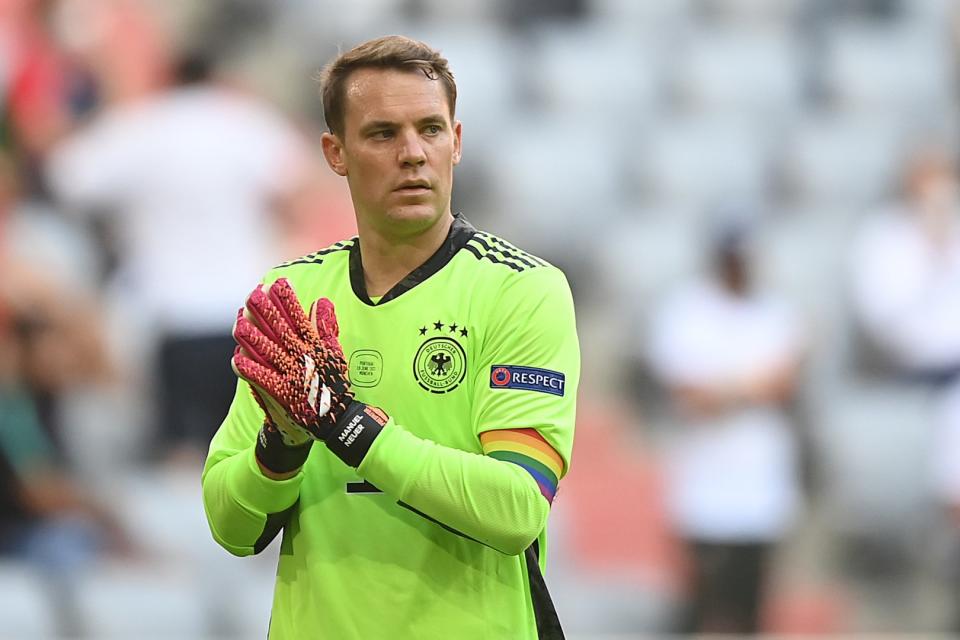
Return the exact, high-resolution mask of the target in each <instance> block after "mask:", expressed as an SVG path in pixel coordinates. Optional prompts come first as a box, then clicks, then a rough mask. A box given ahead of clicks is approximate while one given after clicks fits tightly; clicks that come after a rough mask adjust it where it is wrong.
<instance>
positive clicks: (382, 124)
mask: <svg viewBox="0 0 960 640" xmlns="http://www.w3.org/2000/svg"><path fill="white" fill-rule="evenodd" d="M396 126H397V123H396V122H391V121H390V120H374V121H373V122H368V123H367V124H365V125H363V126H362V127H360V130H361V131H374V130H376V129H393V128H395V127H396Z"/></svg>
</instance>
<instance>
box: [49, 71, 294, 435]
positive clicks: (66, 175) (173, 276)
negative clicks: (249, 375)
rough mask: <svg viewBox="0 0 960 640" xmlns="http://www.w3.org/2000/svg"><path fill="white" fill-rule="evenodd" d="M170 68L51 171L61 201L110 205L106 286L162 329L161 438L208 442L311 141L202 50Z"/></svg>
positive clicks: (76, 139) (140, 318) (66, 145)
mask: <svg viewBox="0 0 960 640" xmlns="http://www.w3.org/2000/svg"><path fill="white" fill-rule="evenodd" d="M177 77H178V84H177V85H176V86H174V87H172V88H171V89H169V90H167V91H165V92H162V93H160V94H157V95H155V96H154V97H151V98H148V99H142V100H139V101H135V102H132V103H125V104H119V105H116V106H113V107H110V108H108V109H106V111H105V112H104V113H103V114H102V115H101V116H100V117H99V118H98V119H96V120H95V121H93V122H92V123H91V124H90V125H89V126H88V127H86V128H84V129H82V130H80V131H79V132H77V133H76V134H74V135H73V136H72V137H69V138H67V139H66V140H65V141H63V142H62V143H61V144H60V145H59V146H58V147H57V148H56V149H54V151H53V153H52V154H51V157H50V159H49V162H48V166H47V169H48V171H47V177H48V181H49V183H50V185H51V188H52V191H53V193H54V195H55V196H56V198H57V200H58V201H59V203H60V204H61V205H62V206H63V207H64V208H67V209H71V210H75V211H81V212H86V211H104V210H106V211H108V212H111V213H113V214H114V219H115V221H116V230H117V235H118V237H119V243H118V244H119V245H120V252H121V255H120V264H119V268H118V269H117V272H116V274H115V275H114V277H113V278H112V282H111V283H110V284H111V289H112V291H113V292H114V293H115V294H116V298H117V299H119V300H123V301H124V304H127V305H130V306H132V307H133V308H135V309H136V315H137V322H138V323H140V324H142V325H145V326H147V327H150V328H151V329H152V330H153V332H154V333H155V335H156V336H157V338H158V339H157V342H158V349H157V358H158V359H157V361H156V365H155V367H153V368H148V370H156V371H157V372H158V377H159V379H158V380H157V381H156V382H155V384H156V385H157V389H156V391H157V392H158V394H159V398H158V400H159V411H160V420H159V425H160V426H159V427H158V431H159V433H158V434H157V435H158V436H159V441H160V442H159V444H160V445H162V446H161V447H160V448H161V449H174V450H176V449H178V448H179V447H186V448H190V449H195V450H196V451H198V452H202V451H203V450H205V446H206V443H207V442H208V441H209V439H210V437H211V436H212V434H213V430H214V429H215V428H216V425H218V424H219V423H220V421H221V420H222V419H223V416H224V415H226V410H227V407H229V405H230V401H231V399H232V396H233V392H234V385H235V378H234V376H233V373H232V372H231V371H230V367H229V366H228V365H227V364H225V363H228V362H229V359H230V355H231V353H232V352H233V340H232V338H231V336H230V330H231V323H232V318H233V317H234V316H235V315H236V306H237V301H238V300H242V299H243V297H244V295H245V294H246V292H247V289H249V286H250V283H251V282H256V281H257V280H258V279H259V277H260V274H262V273H264V272H265V271H266V270H267V269H268V268H269V267H271V266H272V265H274V264H276V263H278V262H280V261H281V256H280V255H279V253H278V252H277V250H276V247H277V246H278V242H277V239H276V238H274V237H273V235H274V233H273V230H274V221H273V220H272V217H273V216H274V215H275V213H276V209H275V205H277V203H278V202H280V201H282V200H283V199H284V198H285V197H286V196H288V195H289V194H290V193H292V191H293V190H294V189H296V188H297V186H298V181H299V180H300V178H301V177H302V174H303V171H304V170H303V168H304V167H305V166H306V164H307V162H308V160H307V158H308V153H307V151H306V145H305V142H304V141H303V140H302V138H301V136H300V135H299V133H298V132H297V131H296V130H295V129H294V128H293V126H292V125H291V124H289V123H288V122H287V121H286V120H285V119H284V118H283V117H281V116H280V114H279V113H278V112H275V111H274V110H273V109H271V108H269V107H268V106H267V105H266V104H264V103H263V102H262V101H260V100H257V99H254V98H253V97H250V96H245V95H242V94H240V93H239V92H238V91H234V90H229V89H227V88H225V87H221V86H219V85H217V84H215V83H214V82H212V81H211V79H210V73H209V66H208V64H207V62H206V61H205V60H204V59H203V58H200V57H193V56H188V57H186V58H185V59H184V60H183V61H182V63H181V64H180V67H179V71H178V74H177ZM238 255H242V256H244V259H243V260H237V259H236V257H237V256H238Z"/></svg>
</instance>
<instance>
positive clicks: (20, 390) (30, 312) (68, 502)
mask: <svg viewBox="0 0 960 640" xmlns="http://www.w3.org/2000/svg"><path fill="white" fill-rule="evenodd" d="M16 203H17V183H16V180H15V179H14V169H13V165H12V163H11V162H9V161H7V160H6V159H5V157H3V156H0V276H2V278H0V558H3V559H11V558H12V559H17V560H21V561H25V562H27V563H30V564H32V565H34V566H35V567H36V568H38V569H40V570H42V571H43V572H44V573H45V574H46V575H48V576H49V577H50V578H51V579H52V580H53V581H54V583H53V585H52V586H53V587H54V591H55V592H56V593H55V594H54V595H55V597H58V598H68V599H67V600H61V601H59V604H58V608H57V609H58V611H59V612H60V614H61V619H60V620H58V624H60V625H61V626H60V629H61V631H63V632H69V631H71V630H73V629H72V627H71V626H70V625H72V624H73V621H72V620H70V615H71V611H70V606H71V601H70V600H69V598H70V597H71V594H70V592H69V585H70V582H71V580H72V579H73V578H74V577H75V576H76V574H77V571H79V570H82V569H83V568H85V567H86V566H88V565H89V564H90V563H91V562H92V561H93V560H95V559H96V558H97V557H98V556H99V555H100V554H101V553H103V552H107V551H113V552H123V553H126V552H129V551H131V550H132V548H133V545H132V544H131V542H130V541H129V539H128V537H127V535H126V533H125V531H124V529H123V528H122V527H121V526H120V525H119V524H118V521H117V519H116V517H115V515H114V513H113V512H112V511H111V510H110V509H109V508H108V507H107V506H106V504H105V503H104V502H102V501H101V500H100V499H99V498H98V497H97V496H96V495H95V494H94V493H93V492H92V491H90V490H89V489H88V488H87V487H85V486H84V485H83V484H82V483H81V482H78V479H77V478H76V477H74V474H73V473H72V471H71V469H70V468H69V465H68V463H67V462H66V455H65V452H64V451H63V450H62V447H61V446H60V442H59V438H58V435H59V431H58V429H59V422H58V421H57V420H56V416H57V412H56V408H57V407H56V404H57V400H58V398H59V397H60V395H61V394H63V393H65V392H66V391H68V390H71V389H77V388H80V387H81V386H83V385H85V384H89V383H91V382H95V381H98V380H101V381H102V380H105V379H107V378H109V376H110V375H111V368H110V365H109V361H108V358H107V355H106V352H105V348H104V347H105V345H104V341H103V339H102V334H101V330H100V326H101V325H100V323H99V321H98V318H97V314H96V313H95V310H94V307H93V305H92V303H91V301H90V300H88V299H86V298H84V296H83V295H82V294H80V293H79V292H77V291H71V290H67V288H66V287H64V286H63V285H62V283H59V282H58V281H56V280H55V279H54V278H52V277H50V275H49V272H48V273H47V274H43V273H42V272H41V271H40V270H39V269H38V268H37V266H36V265H35V264H31V263H27V262H24V261H23V260H21V259H20V257H19V256H18V255H16V253H17V252H16V251H15V250H14V247H12V246H11V244H12V243H16V242H17V240H18V237H17V236H16V235H15V234H10V233H9V231H10V225H9V222H10V219H11V215H12V213H13V211H14V209H15V204H16ZM41 409H44V410H43V411H41ZM103 446H107V445H103Z"/></svg>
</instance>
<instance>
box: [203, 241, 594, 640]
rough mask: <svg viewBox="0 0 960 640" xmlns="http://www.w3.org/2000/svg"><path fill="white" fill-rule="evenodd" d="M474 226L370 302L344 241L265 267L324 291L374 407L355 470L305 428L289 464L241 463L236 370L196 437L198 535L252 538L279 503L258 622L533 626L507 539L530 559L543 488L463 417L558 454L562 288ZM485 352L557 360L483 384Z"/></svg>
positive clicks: (566, 323) (453, 633)
mask: <svg viewBox="0 0 960 640" xmlns="http://www.w3.org/2000/svg"><path fill="white" fill-rule="evenodd" d="M475 238H476V239H477V240H482V242H475V241H474V240H471V241H470V243H468V244H467V247H463V248H461V249H459V251H457V252H456V253H455V254H454V255H453V256H452V258H450V259H449V261H448V262H447V263H446V264H445V265H444V266H443V267H442V268H441V269H439V270H438V271H437V272H436V273H433V274H432V275H431V276H429V277H428V278H426V279H425V280H423V281H422V282H420V283H419V284H417V285H416V286H414V287H413V288H411V289H409V290H407V291H405V292H404V293H403V294H402V295H399V296H397V297H392V298H391V297H390V296H385V297H384V299H382V300H381V302H379V303H377V304H369V303H368V302H365V301H363V300H362V299H361V298H360V297H359V296H358V295H357V294H356V293H355V291H354V289H353V288H352V287H351V280H350V253H349V251H350V247H351V245H352V243H353V242H355V241H345V242H342V243H338V244H337V245H334V246H333V247H331V248H330V249H327V250H324V251H320V252H317V253H315V254H312V255H310V256H306V257H304V258H302V259H300V260H298V261H294V262H292V263H289V264H287V265H283V266H281V267H278V268H277V269H274V270H273V271H271V272H270V273H269V274H268V275H267V277H266V278H265V282H267V283H270V282H273V281H274V280H276V279H277V278H279V277H285V278H287V279H288V280H290V282H291V284H292V285H293V287H294V289H295V290H296V291H297V294H298V296H299V298H300V301H301V303H302V304H303V305H304V307H305V308H309V305H310V303H311V302H312V301H313V300H315V299H316V298H318V297H321V296H323V297H327V298H330V299H331V300H332V301H333V303H334V305H335V306H336V313H337V319H338V322H339V325H340V341H341V344H342V345H343V350H344V354H345V356H346V357H347V360H348V362H349V365H350V366H349V369H350V378H351V384H352V388H353V390H354V392H355V393H356V396H357V399H358V400H359V401H361V402H365V403H368V404H371V405H374V406H378V407H381V408H382V409H383V410H384V411H385V412H386V413H387V414H388V415H390V416H391V420H390V422H389V423H388V424H387V426H386V427H385V428H384V430H383V432H382V433H381V434H380V436H379V437H378V439H377V440H376V441H375V442H374V444H373V447H372V448H371V450H370V451H369V452H368V454H367V458H366V459H365V460H364V461H363V463H362V464H361V465H360V468H359V469H358V470H355V469H352V468H350V467H348V466H346V465H345V464H343V463H342V462H341V461H340V460H339V459H337V458H336V457H335V456H334V455H333V454H331V453H330V452H329V451H328V450H327V449H326V448H325V447H323V446H320V445H317V446H314V447H313V449H312V450H311V453H310V457H309V458H308V459H307V462H306V464H305V465H304V466H303V468H302V470H301V472H300V473H299V474H298V475H297V476H295V477H294V478H292V479H290V480H286V481H284V482H273V481H271V480H268V479H266V478H262V479H256V480H254V479H252V478H251V476H255V475H256V474H257V472H258V470H257V468H256V463H255V461H253V459H252V447H253V443H254V438H256V435H257V432H258V430H259V428H260V424H261V422H262V419H263V415H262V412H261V410H260V408H259V407H258V406H257V404H256V402H255V401H254V399H253V398H252V396H251V394H250V391H249V388H248V386H247V385H246V383H244V382H242V381H241V382H239V384H238V388H237V395H236V397H235V399H234V402H233V405H232V406H231V408H230V411H229V413H228V415H227V417H226V419H225V420H224V422H223V424H222V425H221V427H220V429H219V430H218V432H217V434H216V436H215V437H214V439H213V441H212V442H211V446H210V451H209V454H208V458H207V461H206V465H205V467H204V474H203V495H204V503H205V507H206V512H207V517H208V520H209V522H210V528H211V530H212V531H213V533H214V537H215V539H216V540H217V541H218V542H219V543H220V544H221V545H223V546H224V547H225V548H227V549H228V550H230V551H231V552H233V553H237V554H238V555H245V554H247V553H251V552H252V550H253V545H254V543H255V542H256V540H257V538H258V537H259V536H260V534H261V532H262V531H263V527H264V523H265V521H266V517H267V514H269V513H278V512H280V511H283V510H284V509H286V508H288V507H290V506H291V505H294V508H293V509H292V511H291V512H290V516H289V519H288V521H287V523H286V525H285V527H284V531H283V539H282V543H281V554H280V564H279V567H278V572H277V582H276V588H275V594H274V602H273V612H272V616H271V627H270V637H271V638H273V639H277V638H284V639H285V638H307V637H310V638H362V639H364V640H368V639H369V640H376V639H378V638H390V639H391V640H393V639H397V638H417V639H420V638H425V639H429V638H443V639H444V640H446V639H449V638H467V639H469V638H504V639H506V638H509V639H510V640H524V639H527V638H536V637H537V629H536V622H535V619H534V605H533V600H532V598H533V596H532V595H531V590H530V583H529V579H528V575H527V568H526V564H525V560H524V557H523V556H522V555H517V554H519V553H520V552H522V551H523V549H524V548H525V547H526V546H527V545H529V544H530V543H531V542H532V541H533V540H534V539H538V540H539V548H540V550H541V556H540V563H541V566H544V564H545V549H546V537H545V536H546V534H545V522H546V519H547V514H548V511H549V505H548V503H547V501H546V500H545V499H544V497H543V496H542V495H541V494H540V492H539V490H538V488H537V485H536V483H535V482H534V481H533V479H532V478H531V477H530V476H529V474H527V473H526V472H525V471H524V470H523V469H522V468H520V467H518V466H517V465H514V464H510V463H507V462H502V461H499V460H496V459H493V458H490V457H485V456H483V449H482V447H481V444H480V441H479V435H480V434H481V433H483V432H484V431H487V430H491V429H505V428H535V429H537V430H538V431H539V432H540V433H541V434H542V435H543V437H544V438H545V439H546V440H547V441H548V442H549V443H550V444H551V445H552V446H553V447H554V448H555V449H556V450H557V452H558V453H559V454H560V455H561V457H562V458H563V459H564V463H565V464H564V467H565V468H569V465H570V452H571V449H572V444H573V433H574V416H575V404H576V392H577V386H578V380H579V368H580V360H579V346H578V343H577V336H576V326H575V322H574V314H573V301H572V298H571V295H570V290H569V287H568V285H567V282H566V279H565V277H564V275H563V273H562V272H561V271H559V270H558V269H556V268H555V267H553V266H550V265H548V264H546V263H544V262H543V261H541V260H539V259H537V258H534V257H533V256H529V255H528V254H525V253H523V252H520V251H519V250H516V249H513V248H509V246H508V245H506V244H505V243H504V244H500V245H496V246H495V244H494V242H495V241H494V238H493V237H492V236H487V235H485V234H484V235H481V234H478V235H477V236H475ZM501 242H502V241H501ZM471 247H472V248H471ZM497 247H499V250H498V249H497ZM488 251H491V252H494V253H492V254H491V255H490V256H489V257H487V252H488ZM511 265H512V266H511ZM531 265H532V266H531ZM384 300H385V301H384ZM494 365H498V366H499V365H511V366H525V367H537V368H542V369H547V370H550V371H555V372H559V373H561V374H563V375H564V376H565V381H566V382H565V390H564V394H563V395H562V396H557V395H551V394H548V393H543V392H539V391H531V390H522V389H510V388H507V389H503V388H491V384H490V376H491V367H492V366H494ZM251 462H252V464H251ZM364 481H366V482H367V483H369V484H364ZM371 484H372V485H374V487H375V488H376V489H378V490H379V491H377V490H375V489H374V488H372V487H371V486H370V485H371ZM358 487H359V489H358ZM401 502H403V503H405V504H406V505H409V507H412V508H413V509H416V510H418V511H421V512H422V513H423V514H425V515H426V516H429V518H427V517H424V516H423V515H420V514H418V513H416V512H414V511H413V510H411V509H410V508H407V507H405V506H403V505H401V504H400V503H401ZM430 518H432V519H433V520H436V521H437V522H440V523H442V524H443V525H446V527H449V528H451V529H454V530H456V531H458V532H460V533H461V534H463V535H458V534H457V533H454V532H451V531H450V530H449V529H447V528H445V527H444V526H440V525H439V524H438V523H437V522H434V521H431V520H430ZM465 536H468V537H465ZM471 538H472V539H471Z"/></svg>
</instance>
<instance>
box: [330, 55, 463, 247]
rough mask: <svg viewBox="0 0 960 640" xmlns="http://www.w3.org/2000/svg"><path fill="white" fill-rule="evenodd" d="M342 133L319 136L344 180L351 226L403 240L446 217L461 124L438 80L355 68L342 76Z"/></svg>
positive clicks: (392, 71)
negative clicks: (349, 200) (352, 211)
mask: <svg viewBox="0 0 960 640" xmlns="http://www.w3.org/2000/svg"><path fill="white" fill-rule="evenodd" d="M345 98H346V99H345V101H344V122H343V131H342V132H341V134H339V135H333V134H329V133H328V134H324V139H323V152H324V155H325V157H326V159H327V162H328V163H329V164H330V167H331V168H332V169H333V170H334V171H335V172H336V173H338V174H340V175H342V176H346V178H347V182H348V184H349V185H350V193H351V196H352V198H353V204H354V208H355V209H356V212H357V222H358V225H359V226H360V227H361V228H363V227H365V226H367V227H372V228H373V229H375V230H377V231H379V232H381V233H382V234H384V235H390V236H394V237H396V236H400V237H408V236H413V235H417V234H418V233H421V232H423V231H425V230H426V229H429V228H430V227H432V226H433V224H434V223H436V222H437V221H438V220H439V219H440V218H441V217H442V216H444V215H445V214H448V213H449V212H450V192H451V189H452V186H453V167H454V165H456V164H457V163H458V162H460V123H459V122H452V121H451V118H450V106H449V104H448V103H447V96H446V93H445V92H444V90H443V83H442V82H441V81H439V80H431V79H429V78H427V77H426V76H425V75H423V73H421V72H420V71H419V70H414V71H400V70H395V69H360V70H358V71H355V72H353V73H352V74H350V76H349V77H348V78H347V82H346V86H345Z"/></svg>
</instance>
